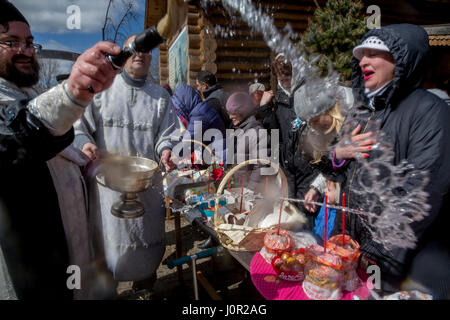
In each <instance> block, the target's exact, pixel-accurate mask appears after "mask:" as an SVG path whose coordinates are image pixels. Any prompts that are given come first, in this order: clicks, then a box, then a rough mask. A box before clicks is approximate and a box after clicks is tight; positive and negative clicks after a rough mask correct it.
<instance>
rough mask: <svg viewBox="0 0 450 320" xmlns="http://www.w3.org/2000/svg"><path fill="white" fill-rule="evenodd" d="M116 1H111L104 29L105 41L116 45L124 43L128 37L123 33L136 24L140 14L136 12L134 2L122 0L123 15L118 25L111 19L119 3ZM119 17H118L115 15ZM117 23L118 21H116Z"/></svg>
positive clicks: (121, 9) (132, 0)
mask: <svg viewBox="0 0 450 320" xmlns="http://www.w3.org/2000/svg"><path fill="white" fill-rule="evenodd" d="M114 1H115V0H109V3H108V8H107V13H106V16H105V24H104V26H103V28H102V34H103V39H104V40H108V41H112V42H114V43H118V42H122V41H124V40H125V39H126V38H127V37H128V36H127V35H126V34H125V33H124V32H123V30H124V29H125V27H126V26H128V25H130V24H131V23H133V22H136V21H137V20H138V17H139V13H138V12H137V11H136V7H137V6H136V4H135V1H134V0H122V3H121V4H122V5H121V8H120V11H121V12H123V14H121V15H119V16H120V17H121V18H120V19H119V20H118V23H117V24H116V23H115V21H114V19H113V18H112V17H111V15H112V12H113V11H112V9H111V8H113V7H115V4H116V3H117V2H114ZM113 16H115V17H117V15H113ZM116 21H117V20H116Z"/></svg>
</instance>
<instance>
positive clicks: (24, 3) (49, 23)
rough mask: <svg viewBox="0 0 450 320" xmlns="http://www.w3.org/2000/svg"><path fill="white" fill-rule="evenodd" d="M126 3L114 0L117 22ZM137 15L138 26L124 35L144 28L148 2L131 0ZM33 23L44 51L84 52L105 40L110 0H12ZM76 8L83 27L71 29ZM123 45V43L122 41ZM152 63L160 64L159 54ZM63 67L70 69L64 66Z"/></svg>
mask: <svg viewBox="0 0 450 320" xmlns="http://www.w3.org/2000/svg"><path fill="white" fill-rule="evenodd" d="M123 1H129V0H114V1H113V4H114V5H113V6H112V8H111V10H110V12H111V17H112V18H113V20H115V21H119V19H120V18H121V17H122V16H123V14H124V12H125V11H124V8H123V6H122V2H123ZM132 1H133V3H134V6H135V8H136V12H137V13H138V19H137V21H136V22H135V23H133V24H131V25H129V26H125V28H124V29H122V30H123V32H124V33H125V34H130V35H131V34H133V33H139V32H140V31H142V30H143V29H144V19H145V0H132ZM10 2H11V3H13V4H14V5H15V6H16V7H17V8H18V9H19V10H20V11H21V12H22V14H23V15H24V16H25V18H26V19H27V20H28V22H29V23H30V27H31V32H32V33H33V35H34V37H35V42H36V43H39V44H42V46H43V48H44V49H57V50H68V51H73V52H77V53H82V52H83V51H85V50H86V49H88V48H90V47H92V46H93V45H94V44H95V43H97V42H98V41H101V40H102V33H101V29H102V27H103V23H104V20H105V14H106V8H107V5H108V0H10ZM71 5H75V6H77V7H78V8H79V10H80V28H79V29H69V28H68V26H67V20H69V21H70V16H71V13H72V12H73V11H70V12H69V13H67V10H68V8H69V7H70V6H71ZM119 44H120V45H122V43H121V42H119ZM154 53H155V55H154V59H153V61H152V62H157V59H156V57H157V52H154ZM64 66H65V67H64V68H66V69H67V68H69V66H68V64H67V63H65V64H64Z"/></svg>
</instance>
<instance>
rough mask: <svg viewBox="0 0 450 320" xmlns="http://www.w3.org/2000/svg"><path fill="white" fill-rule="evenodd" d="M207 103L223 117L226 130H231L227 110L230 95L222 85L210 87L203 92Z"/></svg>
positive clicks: (217, 84)
mask: <svg viewBox="0 0 450 320" xmlns="http://www.w3.org/2000/svg"><path fill="white" fill-rule="evenodd" d="M203 96H204V98H205V100H204V101H205V102H207V103H208V104H209V105H210V106H211V107H212V108H213V109H214V110H216V111H217V113H218V114H219V115H220V116H221V117H222V120H223V122H224V124H225V127H226V128H230V126H231V121H230V118H229V117H228V113H227V109H226V108H225V106H226V104H227V100H228V97H229V94H228V93H227V92H226V91H225V90H224V89H223V88H222V85H221V84H220V83H216V84H215V85H213V86H211V87H209V88H208V89H206V90H205V91H203Z"/></svg>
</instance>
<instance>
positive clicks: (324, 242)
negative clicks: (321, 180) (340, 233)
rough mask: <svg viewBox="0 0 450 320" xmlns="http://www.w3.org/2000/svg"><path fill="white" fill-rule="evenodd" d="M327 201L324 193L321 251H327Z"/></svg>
mask: <svg viewBox="0 0 450 320" xmlns="http://www.w3.org/2000/svg"><path fill="white" fill-rule="evenodd" d="M327 203H328V196H327V194H326V193H325V224H324V230H323V251H324V252H327V222H328V213H327V211H328V210H327Z"/></svg>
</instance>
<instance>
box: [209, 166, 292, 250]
mask: <svg viewBox="0 0 450 320" xmlns="http://www.w3.org/2000/svg"><path fill="white" fill-rule="evenodd" d="M255 161H257V162H258V163H261V164H263V165H270V166H271V167H273V168H275V169H276V170H277V171H278V173H279V174H280V176H281V179H282V180H283V181H284V183H286V196H288V192H289V191H288V190H287V179H286V175H285V174H284V172H283V170H282V169H281V168H280V167H279V166H278V165H277V164H275V163H274V162H272V161H270V160H266V159H252V160H247V161H245V162H242V163H240V164H238V165H236V166H235V167H233V168H232V169H231V170H230V171H229V172H228V173H227V174H226V175H225V177H224V178H223V179H222V181H221V183H220V185H219V188H218V189H217V193H216V203H218V202H219V198H220V196H221V195H222V192H223V190H224V188H225V186H226V184H227V182H228V180H229V179H230V178H231V177H232V176H233V174H234V173H235V172H236V171H238V170H239V169H241V168H242V167H244V166H246V165H248V164H254V163H255ZM213 225H214V230H215V231H216V235H217V238H218V239H219V240H220V243H221V245H222V246H224V247H225V248H227V249H231V250H236V251H259V250H260V249H261V248H262V246H263V244H264V236H265V234H266V232H267V231H269V230H271V229H270V228H253V227H250V226H242V225H235V224H229V223H227V222H226V221H225V219H224V218H223V217H221V216H220V215H219V213H218V206H216V208H215V211H214V223H213ZM230 234H233V238H234V239H235V240H233V239H232V238H231V237H230V236H229V235H230Z"/></svg>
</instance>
